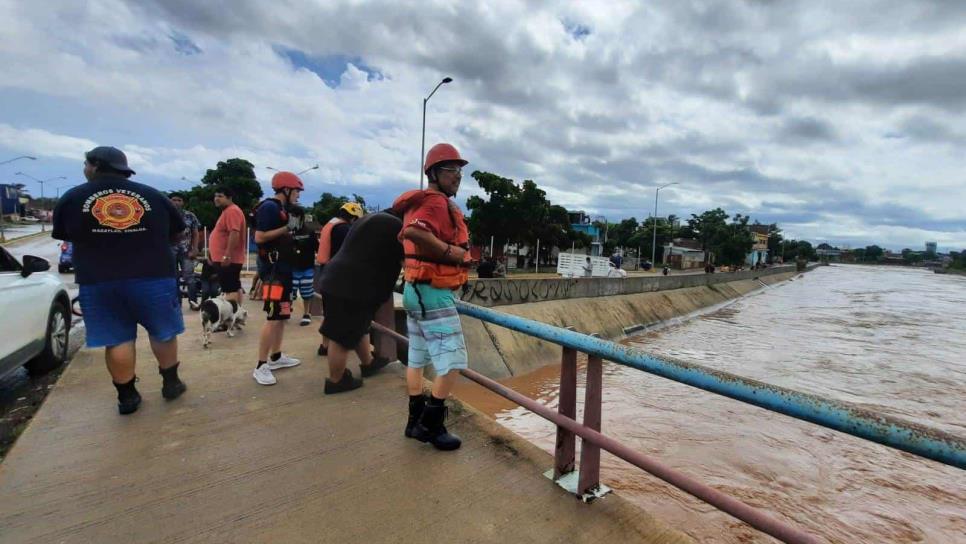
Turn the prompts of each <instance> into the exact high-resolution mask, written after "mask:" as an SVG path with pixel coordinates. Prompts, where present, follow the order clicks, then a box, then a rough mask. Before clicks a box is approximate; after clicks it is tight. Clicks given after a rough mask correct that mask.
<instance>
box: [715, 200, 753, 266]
mask: <svg viewBox="0 0 966 544" xmlns="http://www.w3.org/2000/svg"><path fill="white" fill-rule="evenodd" d="M748 219H749V217H748V216H747V215H741V214H740V213H739V214H735V216H734V218H733V219H732V220H731V223H728V224H727V225H726V226H725V227H724V228H723V229H721V230H720V231H719V232H718V237H717V240H716V246H715V249H716V251H715V255H717V258H718V263H719V264H726V265H729V266H736V265H740V264H742V263H744V262H745V257H747V256H748V252H749V251H751V248H752V246H754V245H755V239H754V237H753V236H752V234H751V231H750V230H749V229H748Z"/></svg>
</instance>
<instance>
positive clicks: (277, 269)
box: [252, 172, 304, 385]
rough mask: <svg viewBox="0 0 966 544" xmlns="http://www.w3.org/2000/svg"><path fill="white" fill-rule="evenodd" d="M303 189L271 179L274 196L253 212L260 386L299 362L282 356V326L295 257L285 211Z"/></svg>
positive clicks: (288, 311)
mask: <svg viewBox="0 0 966 544" xmlns="http://www.w3.org/2000/svg"><path fill="white" fill-rule="evenodd" d="M303 188H304V185H303V184H302V180H301V179H299V177H298V176H297V175H295V174H293V173H291V172H277V173H276V174H275V175H274V176H272V190H274V191H275V196H274V197H272V198H267V199H265V200H263V201H262V202H261V203H259V204H258V208H256V210H255V243H256V244H258V276H259V278H261V280H262V299H263V300H264V301H265V303H264V306H263V309H264V310H265V314H266V316H267V317H266V321H265V324H264V325H263V326H262V332H261V336H259V339H258V363H257V365H256V366H255V371H254V372H253V373H252V377H253V378H255V381H256V382H258V383H260V384H262V385H274V384H275V383H276V379H275V375H273V374H272V371H273V370H279V369H282V368H288V367H292V366H296V365H298V364H299V363H300V361H299V360H298V359H295V358H293V357H289V356H288V355H286V354H284V353H282V339H283V336H284V334H285V322H286V321H288V319H289V317H291V315H292V294H291V293H292V267H293V261H294V257H295V251H294V243H293V239H292V231H291V228H290V223H289V213H288V208H289V207H291V206H295V205H296V204H298V201H299V194H301V192H302V190H303Z"/></svg>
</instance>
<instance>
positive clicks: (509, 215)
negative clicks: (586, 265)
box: [466, 171, 590, 256]
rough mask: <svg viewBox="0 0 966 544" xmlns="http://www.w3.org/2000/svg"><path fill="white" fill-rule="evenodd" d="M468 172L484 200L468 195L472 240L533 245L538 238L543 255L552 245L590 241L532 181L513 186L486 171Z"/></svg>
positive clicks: (510, 182)
mask: <svg viewBox="0 0 966 544" xmlns="http://www.w3.org/2000/svg"><path fill="white" fill-rule="evenodd" d="M472 175H473V179H475V180H476V182H477V183H478V184H479V185H480V188H481V189H483V191H484V192H485V193H486V194H487V199H485V200H484V199H483V198H482V197H480V196H472V197H470V198H469V199H467V201H466V207H467V209H468V210H469V211H470V217H469V218H468V219H467V224H468V226H469V229H470V237H471V240H472V241H473V243H475V244H479V245H484V246H486V245H488V244H489V243H490V237H493V238H495V239H496V240H498V241H499V242H500V243H504V242H521V243H525V244H526V245H527V246H529V247H531V248H535V247H536V242H537V240H540V247H541V255H544V256H546V255H549V253H550V251H551V249H552V248H553V247H554V246H557V247H567V246H569V245H571V243H575V244H576V243H580V244H581V245H585V244H589V243H590V241H589V236H587V235H585V234H582V233H578V232H575V231H574V230H573V228H572V227H571V226H570V219H569V217H568V215H567V210H566V209H565V208H564V207H562V206H555V205H553V204H552V203H551V202H550V201H549V200H547V193H546V192H545V191H544V190H543V189H540V188H539V187H538V186H537V184H536V182H534V181H533V180H529V179H528V180H524V181H523V183H522V184H521V185H517V184H516V183H515V182H514V181H513V180H512V179H509V178H504V177H502V176H499V175H496V174H492V173H490V172H481V171H476V172H473V174H472ZM544 252H546V253H544Z"/></svg>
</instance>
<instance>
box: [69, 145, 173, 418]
mask: <svg viewBox="0 0 966 544" xmlns="http://www.w3.org/2000/svg"><path fill="white" fill-rule="evenodd" d="M132 175H134V170H131V169H130V168H129V167H128V165H127V157H126V156H125V155H124V153H123V152H122V151H121V150H119V149H117V148H114V147H96V148H94V149H92V150H91V151H88V152H87V154H86V156H85V160H84V176H85V177H86V178H87V183H84V184H81V185H78V186H76V187H74V188H73V189H71V190H69V191H67V193H66V194H64V196H63V197H61V198H60V200H59V201H58V202H57V207H56V209H54V232H53V237H54V238H56V239H58V240H66V241H70V242H73V244H74V268H75V272H76V276H75V278H76V281H77V283H78V284H80V305H81V311H82V312H83V313H84V321H85V324H86V326H87V346H88V347H92V348H95V347H104V348H105V350H104V353H105V358H106V360H107V369H108V372H110V374H111V379H112V380H113V382H114V387H116V388H117V400H118V410H119V411H120V413H121V414H130V413H133V412H134V411H136V410H137V409H138V406H139V405H140V403H141V395H140V394H139V393H138V391H137V389H136V388H135V387H134V382H135V379H136V377H135V373H134V363H135V350H134V341H135V340H136V339H137V326H138V325H141V326H143V327H144V328H145V329H147V331H148V335H149V337H150V339H151V349H152V351H153V352H154V354H155V357H156V358H157V360H158V367H159V370H160V373H161V377H162V378H163V380H164V385H163V386H162V388H161V394H162V395H163V396H164V398H166V399H168V400H172V399H175V398H177V397H179V396H180V395H181V394H182V393H184V391H185V389H186V387H185V385H184V383H183V382H182V381H181V380H180V379H179V378H178V335H179V334H181V333H182V332H184V320H183V317H182V315H181V304H180V301H179V300H178V282H177V279H176V276H175V262H174V255H173V254H172V253H171V243H172V241H176V240H177V239H178V237H179V236H180V235H181V234H182V233H183V231H184V230H185V223H184V221H183V220H182V218H181V213H180V212H179V211H178V210H177V208H175V207H174V205H173V204H171V201H170V200H168V198H167V197H166V196H164V195H163V194H161V193H160V192H159V191H157V190H155V189H153V188H151V187H148V186H147V185H142V184H140V183H136V182H134V181H131V180H130V179H128V178H130V177H131V176H132Z"/></svg>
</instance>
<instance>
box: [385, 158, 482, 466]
mask: <svg viewBox="0 0 966 544" xmlns="http://www.w3.org/2000/svg"><path fill="white" fill-rule="evenodd" d="M466 164H467V161H466V160H464V159H463V158H462V157H461V156H460V154H459V151H457V149H456V148H455V147H453V146H452V145H450V144H445V143H442V144H436V145H435V146H433V147H432V148H431V149H430V150H429V153H427V154H426V162H425V165H424V167H423V171H424V172H425V173H426V176H427V179H428V182H429V183H428V188H427V189H426V190H425V191H422V190H414V191H409V192H407V193H404V194H403V195H401V196H400V197H399V198H397V199H396V201H395V202H394V203H393V209H394V210H397V211H399V212H402V213H403V230H402V233H401V234H400V238H401V240H402V242H403V248H404V253H405V281H406V285H405V287H404V290H403V305H404V307H405V308H406V316H407V319H406V324H407V327H408V329H409V359H408V362H407V364H408V368H407V370H406V384H407V389H408V391H409V419H408V421H407V422H406V433H405V434H406V436H407V437H410V438H415V439H416V440H419V441H422V442H430V443H431V444H433V446H435V447H436V448H437V449H440V450H455V449H457V448H459V447H460V444H461V441H460V439H459V437H457V436H455V435H453V434H450V433H449V432H448V431H447V430H446V426H445V424H444V423H445V420H446V406H445V402H446V398H447V397H449V394H450V391H452V389H453V385H454V384H455V383H456V380H457V378H458V377H459V371H460V370H461V369H464V368H466V367H467V356H466V343H465V341H464V339H463V329H462V327H461V325H460V318H459V315H458V314H457V313H456V296H455V295H454V291H455V290H456V289H459V288H460V287H462V286H463V285H464V284H465V283H466V279H467V271H468V270H469V263H470V251H469V232H468V230H467V227H466V221H465V220H464V219H463V214H462V212H460V209H459V208H458V207H457V206H456V204H454V203H453V202H452V201H451V200H450V199H451V198H452V197H455V196H456V193H457V191H459V187H460V181H461V180H462V170H463V167H464V166H465V165H466ZM430 363H432V365H433V368H434V369H435V370H436V379H435V380H433V388H432V392H431V395H430V397H429V398H428V399H427V398H425V397H424V396H423V368H425V367H426V366H428V365H429V364H430Z"/></svg>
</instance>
